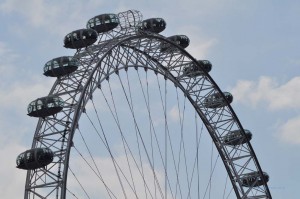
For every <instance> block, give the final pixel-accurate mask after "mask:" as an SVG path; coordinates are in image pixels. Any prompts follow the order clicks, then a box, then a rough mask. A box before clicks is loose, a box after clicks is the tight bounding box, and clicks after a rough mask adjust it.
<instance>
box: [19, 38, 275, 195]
mask: <svg viewBox="0 0 300 199" xmlns="http://www.w3.org/2000/svg"><path fill="white" fill-rule="evenodd" d="M162 42H168V43H170V42H169V41H168V40H167V39H165V38H164V37H162V36H159V35H125V36H123V37H120V38H118V39H116V40H110V41H107V42H103V41H101V40H100V42H99V43H98V44H97V45H93V46H91V48H86V49H80V50H78V51H77V53H76V54H75V57H76V58H78V59H79V60H80V63H81V66H80V68H79V69H78V70H77V71H76V72H74V73H72V74H70V75H68V76H65V77H61V78H58V79H57V81H56V82H55V84H54V86H53V88H52V89H51V91H50V93H49V96H53V95H54V96H60V97H62V98H63V99H64V100H65V103H66V105H65V107H64V110H63V111H62V112H60V113H59V114H57V115H55V116H51V117H46V118H44V119H40V120H39V122H38V125H37V129H36V133H35V136H34V140H33V144H32V148H37V147H41V146H43V147H47V148H52V149H53V151H55V154H56V156H55V157H56V160H55V162H54V163H53V164H52V165H49V166H48V167H47V168H46V169H45V168H42V169H38V170H35V171H28V174H27V180H26V190H25V198H33V197H34V196H35V195H36V196H40V197H41V198H43V197H49V198H52V197H53V198H65V197H66V195H67V192H68V189H67V178H68V171H70V172H71V173H73V172H72V171H71V170H69V169H70V168H69V159H70V151H71V148H72V147H73V146H74V142H73V137H74V133H75V131H76V129H77V128H78V122H79V118H80V117H81V115H82V114H83V113H85V110H86V108H85V106H86V104H87V103H88V101H91V100H92V96H93V93H94V91H95V90H97V89H98V88H99V87H100V86H101V82H103V81H107V80H108V79H109V78H110V76H111V75H112V74H114V73H117V74H118V73H119V71H120V70H122V69H124V70H127V69H128V67H135V68H139V67H142V68H143V69H144V70H153V71H155V72H156V73H157V74H161V75H162V76H163V77H164V78H166V79H167V80H170V81H171V82H173V83H174V84H175V85H176V87H177V88H179V89H180V90H181V91H182V92H183V94H184V95H185V96H186V98H187V99H188V100H189V101H190V102H191V104H192V106H193V107H194V108H195V110H196V112H197V113H198V115H199V116H200V118H201V120H202V121H203V123H204V125H205V126H206V128H207V130H208V132H209V134H210V136H211V138H212V140H213V142H214V144H215V146H216V148H217V151H218V154H219V156H220V158H221V159H222V160H223V162H224V165H225V168H226V171H227V173H228V175H229V179H230V180H231V183H232V185H233V189H234V192H235V194H236V197H237V198H246V197H253V198H271V196H270V193H269V190H268V186H267V184H266V183H265V185H263V186H260V187H251V186H250V187H245V186H242V181H241V180H240V179H241V178H242V176H243V175H245V174H247V173H249V172H251V171H258V172H259V174H260V175H261V176H262V170H261V168H260V166H259V162H258V161H257V158H256V156H255V153H254V151H253V149H252V147H251V144H250V143H249V141H247V142H246V143H245V144H243V145H241V146H235V147H232V146H226V145H224V143H223V142H222V139H221V138H222V137H223V136H224V135H225V134H226V133H228V132H230V131H232V130H236V129H240V130H242V131H243V132H244V130H243V127H242V125H241V124H240V122H239V120H238V118H237V116H236V115H235V113H234V111H233V109H232V108H231V106H230V105H229V104H227V105H226V106H225V107H222V108H218V109H208V108H206V107H205V106H204V104H203V101H204V99H205V98H206V97H207V96H209V95H211V94H213V93H221V90H220V89H219V87H218V86H217V84H216V83H215V82H214V81H213V79H212V78H211V77H210V76H209V75H208V74H207V73H206V72H204V73H203V74H202V75H201V76H198V77H195V78H190V77H187V76H184V75H183V65H184V64H187V63H190V62H194V64H197V62H196V60H195V59H194V58H193V57H192V56H191V55H189V54H188V53H187V52H186V51H185V50H183V49H182V48H180V47H179V46H177V45H175V44H174V43H170V45H171V46H173V50H172V51H170V52H160V49H159V45H160V43H162ZM198 65H199V64H198ZM200 67H201V66H200ZM222 97H223V98H224V96H222ZM129 105H130V103H129ZM166 140H168V139H166ZM149 162H150V163H151V161H149ZM115 166H116V165H115ZM142 168H143V167H142ZM174 168H175V170H176V166H175V167H174ZM116 170H118V169H116ZM69 175H70V174H69ZM187 181H188V180H187ZM165 183H166V185H165V189H166V191H164V193H165V195H168V193H169V192H168V190H167V189H168V188H166V187H168V182H167V181H166V182H165ZM128 184H130V183H128ZM187 184H189V183H187ZM176 186H177V185H175V189H176ZM121 187H122V186H121ZM170 189H171V188H170ZM44 190H47V191H46V192H45V191H44ZM149 190H150V189H149ZM108 192H109V191H108ZM123 192H124V191H123ZM149 192H150V191H149ZM42 194H44V195H42ZM124 195H126V194H124ZM163 195H164V194H163ZM169 195H170V198H172V197H171V195H172V194H170V193H169ZM174 195H176V194H173V196H174ZM162 198H163V197H162ZM183 198H189V196H187V197H183ZM190 198H193V197H191V196H190Z"/></svg>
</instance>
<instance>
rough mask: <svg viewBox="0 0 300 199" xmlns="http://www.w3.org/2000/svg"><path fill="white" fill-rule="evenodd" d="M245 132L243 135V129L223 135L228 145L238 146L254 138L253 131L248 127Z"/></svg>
mask: <svg viewBox="0 0 300 199" xmlns="http://www.w3.org/2000/svg"><path fill="white" fill-rule="evenodd" d="M244 132H245V136H243V134H242V131H241V130H234V131H230V132H229V133H227V134H226V135H225V136H224V137H223V140H224V143H225V144H226V145H232V146H236V145H241V144H244V143H246V142H247V141H250V140H251V139H252V133H251V132H250V131H249V130H247V129H245V130H244Z"/></svg>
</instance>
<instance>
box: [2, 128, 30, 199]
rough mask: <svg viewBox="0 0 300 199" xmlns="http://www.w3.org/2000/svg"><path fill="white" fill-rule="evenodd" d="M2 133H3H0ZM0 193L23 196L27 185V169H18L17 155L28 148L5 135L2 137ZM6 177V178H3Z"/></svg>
mask: <svg viewBox="0 0 300 199" xmlns="http://www.w3.org/2000/svg"><path fill="white" fill-rule="evenodd" d="M0 135H1V134H0ZM0 139H1V140H0V143H1V145H0V146H1V147H0V157H1V158H2V160H1V169H0V176H1V179H2V180H0V193H1V198H22V197H23V193H24V192H23V191H22V190H24V187H25V179H26V171H23V170H18V169H16V157H17V155H19V154H20V153H21V152H23V151H25V150H26V149H25V148H24V147H23V146H21V145H19V144H18V143H17V142H16V141H13V142H12V141H11V140H10V141H9V142H4V141H3V140H2V139H4V140H5V141H7V139H5V138H4V137H3V136H1V138H0ZM3 179H5V180H3Z"/></svg>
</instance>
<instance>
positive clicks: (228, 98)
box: [203, 92, 233, 108]
mask: <svg viewBox="0 0 300 199" xmlns="http://www.w3.org/2000/svg"><path fill="white" fill-rule="evenodd" d="M223 94H224V97H225V99H224V98H223V96H222V95H221V94H220V93H214V94H212V95H209V96H208V97H206V98H205V99H204V102H203V104H204V106H205V107H206V108H221V107H224V106H227V103H228V104H230V103H231V102H232V101H233V96H232V95H231V93H229V92H223Z"/></svg>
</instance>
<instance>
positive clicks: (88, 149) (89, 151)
mask: <svg viewBox="0 0 300 199" xmlns="http://www.w3.org/2000/svg"><path fill="white" fill-rule="evenodd" d="M78 132H79V134H80V136H81V139H82V140H83V142H84V145H85V147H86V149H87V151H88V153H89V155H90V157H91V158H92V160H93V163H94V165H95V167H96V169H97V172H98V174H99V176H100V177H101V178H102V175H101V173H100V170H99V168H98V166H97V164H96V162H95V159H94V157H93V155H92V153H91V150H90V148H89V147H88V145H87V143H86V141H85V139H84V137H83V135H82V132H81V130H80V129H79V128H78ZM102 179H103V178H102ZM103 183H104V182H103ZM104 186H105V189H106V191H107V194H108V195H109V197H110V198H111V195H110V190H109V189H108V187H107V186H106V185H105V184H104Z"/></svg>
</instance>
